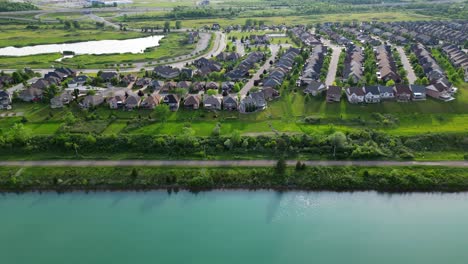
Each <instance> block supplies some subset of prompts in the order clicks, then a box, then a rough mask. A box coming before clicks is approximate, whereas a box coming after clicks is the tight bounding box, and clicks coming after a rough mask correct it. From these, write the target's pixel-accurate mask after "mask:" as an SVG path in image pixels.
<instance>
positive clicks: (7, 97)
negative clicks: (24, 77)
mask: <svg viewBox="0 0 468 264" xmlns="http://www.w3.org/2000/svg"><path fill="white" fill-rule="evenodd" d="M0 109H7V110H9V109H11V94H10V92H8V91H0Z"/></svg>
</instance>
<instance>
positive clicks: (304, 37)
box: [291, 26, 321, 47]
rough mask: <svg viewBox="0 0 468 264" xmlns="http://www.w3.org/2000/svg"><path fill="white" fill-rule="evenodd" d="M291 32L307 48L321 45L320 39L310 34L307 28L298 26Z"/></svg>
mask: <svg viewBox="0 0 468 264" xmlns="http://www.w3.org/2000/svg"><path fill="white" fill-rule="evenodd" d="M291 32H292V34H293V35H294V36H295V38H296V39H299V40H300V41H301V42H302V43H303V44H304V46H306V47H309V46H315V45H319V44H321V41H320V39H319V38H317V37H316V36H314V35H313V34H312V33H310V32H309V31H308V30H307V27H305V26H296V27H294V28H292V29H291Z"/></svg>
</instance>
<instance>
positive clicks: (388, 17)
mask: <svg viewBox="0 0 468 264" xmlns="http://www.w3.org/2000/svg"><path fill="white" fill-rule="evenodd" d="M249 18H254V19H256V20H261V21H264V22H265V24H266V25H271V24H276V25H278V24H293V25H294V24H314V23H319V22H329V21H333V22H344V21H353V20H357V21H372V20H376V21H382V22H388V21H415V20H431V19H434V18H431V17H428V16H424V15H418V14H414V13H412V12H398V13H394V12H380V13H375V12H369V13H350V14H323V15H322V14H320V15H310V16H265V17H260V16H259V17H255V16H254V15H252V16H247V15H246V16H243V17H236V18H232V19H230V18H208V19H182V25H183V27H186V28H200V27H203V26H205V25H211V24H213V23H219V24H220V25H221V26H228V25H237V24H239V25H244V24H245V21H246V20H247V19H249ZM119 20H120V19H119ZM126 23H127V24H128V25H129V26H130V27H133V28H139V27H144V26H151V25H158V24H160V25H162V24H163V23H164V20H163V19H160V21H158V20H148V21H130V22H126Z"/></svg>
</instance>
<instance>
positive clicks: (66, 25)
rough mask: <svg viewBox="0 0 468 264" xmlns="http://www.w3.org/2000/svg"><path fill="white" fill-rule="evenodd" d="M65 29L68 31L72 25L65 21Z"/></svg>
mask: <svg viewBox="0 0 468 264" xmlns="http://www.w3.org/2000/svg"><path fill="white" fill-rule="evenodd" d="M63 27H64V28H65V29H67V30H69V29H71V27H72V23H71V22H70V21H68V20H67V21H65V23H64V26H63Z"/></svg>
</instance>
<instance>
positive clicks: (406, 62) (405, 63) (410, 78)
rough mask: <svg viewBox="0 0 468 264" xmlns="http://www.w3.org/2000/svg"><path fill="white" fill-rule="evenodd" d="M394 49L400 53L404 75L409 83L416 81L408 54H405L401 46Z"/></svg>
mask: <svg viewBox="0 0 468 264" xmlns="http://www.w3.org/2000/svg"><path fill="white" fill-rule="evenodd" d="M396 49H397V51H398V53H399V54H400V58H401V62H402V63H403V67H404V68H405V70H406V72H407V74H406V76H407V77H408V81H409V83H410V84H414V82H415V81H416V74H414V71H413V67H412V66H411V63H410V62H409V60H408V56H406V53H405V51H404V50H403V47H401V46H397V47H396Z"/></svg>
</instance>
